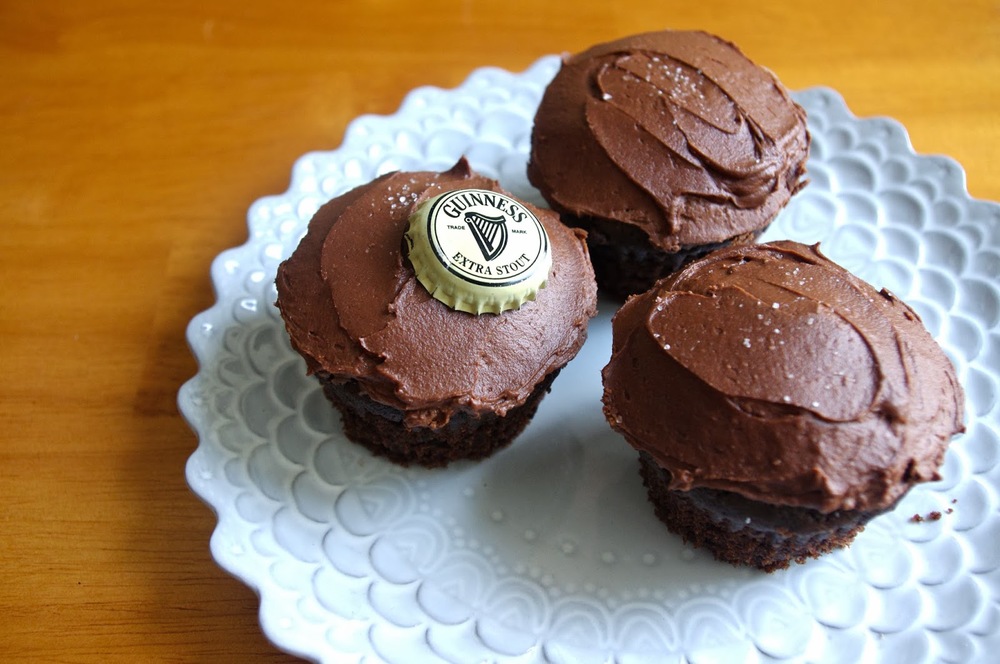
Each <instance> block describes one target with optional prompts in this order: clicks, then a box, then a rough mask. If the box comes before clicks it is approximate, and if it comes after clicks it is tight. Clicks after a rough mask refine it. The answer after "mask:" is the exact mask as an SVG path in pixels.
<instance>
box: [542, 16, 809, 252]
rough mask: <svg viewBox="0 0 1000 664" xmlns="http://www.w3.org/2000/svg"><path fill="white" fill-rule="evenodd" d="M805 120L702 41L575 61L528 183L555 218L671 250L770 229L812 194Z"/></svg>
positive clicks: (779, 93)
mask: <svg viewBox="0 0 1000 664" xmlns="http://www.w3.org/2000/svg"><path fill="white" fill-rule="evenodd" d="M808 152H809V134H808V131H807V129H806V124H805V112H804V111H803V110H802V108H801V107H800V106H798V105H797V104H796V103H795V102H793V101H792V100H791V98H790V97H789V96H788V93H787V92H786V91H785V89H784V88H783V87H782V85H781V84H780V83H779V82H778V80H777V79H776V78H775V76H774V75H773V74H772V73H770V72H769V71H767V70H766V69H763V68H762V67H758V66H757V65H755V64H754V63H752V62H751V61H750V60H748V59H747V58H746V56H744V55H743V54H742V53H741V52H740V51H739V49H738V48H737V47H736V46H734V45H733V44H731V43H729V42H726V41H723V40H722V39H719V38H718V37H715V36H713V35H709V34H707V33H704V32H673V31H665V32H655V33H647V34H641V35H635V36H632V37H626V38H624V39H620V40H617V41H613V42H609V43H606V44H600V45H598V46H594V47H592V48H590V49H589V50H587V51H584V52H583V53H580V54H579V55H576V56H573V57H569V58H565V59H564V61H563V64H562V67H561V69H560V71H559V72H558V74H557V75H556V77H555V78H554V79H553V81H552V82H551V84H550V85H549V86H548V87H547V89H546V91H545V94H544V95H543V97H542V101H541V104H540V106H539V108H538V112H537V114H536V115H535V125H534V130H533V132H532V153H531V160H530V163H529V165H528V177H529V179H530V180H531V182H532V184H534V185H535V186H536V187H538V189H539V190H540V191H541V192H542V195H543V196H544V197H545V199H546V200H547V201H548V202H549V204H550V205H552V206H553V207H554V208H555V209H557V210H560V211H562V212H564V213H566V214H569V215H571V216H575V217H595V218H599V219H605V220H612V221H617V222H623V223H628V224H633V225H635V226H636V227H638V228H639V229H641V230H642V231H644V232H645V233H646V235H648V236H649V240H650V242H651V243H652V244H653V245H654V246H657V247H659V248H661V249H662V250H664V251H668V252H675V251H679V250H680V248H681V247H688V246H695V245H702V244H708V243H713V242H720V241H723V240H726V239H728V238H732V237H735V236H738V235H742V234H745V233H748V232H751V231H755V230H759V229H761V228H763V227H765V226H766V225H767V224H768V223H769V222H770V221H771V219H772V218H773V217H774V216H775V215H776V214H777V213H778V211H779V210H780V209H781V208H782V207H783V206H784V205H785V204H786V203H787V202H788V200H789V198H790V197H791V195H792V194H794V193H795V192H796V191H798V190H799V189H800V188H801V187H802V186H804V184H805V179H804V175H805V162H806V158H807V156H808Z"/></svg>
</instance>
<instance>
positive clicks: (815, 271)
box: [603, 242, 964, 513]
mask: <svg viewBox="0 0 1000 664" xmlns="http://www.w3.org/2000/svg"><path fill="white" fill-rule="evenodd" d="M613 330H614V342H613V345H614V348H613V354H612V357H611V360H610V362H609V363H608V365H607V366H606V367H605V369H604V373H603V378H604V389H605V391H604V404H605V406H604V410H605V414H606V416H607V418H608V421H609V422H610V423H611V425H612V427H614V428H615V429H616V430H618V431H620V432H621V433H622V434H624V436H625V438H626V439H627V440H628V442H629V443H631V444H632V445H633V446H634V447H636V448H637V449H638V450H640V451H645V452H648V453H649V454H650V455H652V456H653V458H654V459H655V461H656V462H657V463H658V464H659V465H660V466H661V467H663V468H665V469H667V470H669V471H670V474H671V489H675V490H682V491H684V490H689V489H692V488H696V487H707V488H711V489H720V490H724V491H731V492H735V493H737V494H740V495H743V496H744V497H747V498H749V499H751V500H758V501H762V502H766V503H770V504H776V505H791V506H803V507H810V508H814V509H817V510H820V511H822V512H827V513H828V512H832V511H834V510H838V509H861V510H879V509H886V508H888V507H890V506H891V505H893V504H894V503H895V501H896V500H898V499H899V498H900V497H901V496H902V495H903V494H904V493H905V492H906V491H907V490H908V489H909V487H910V486H911V485H913V484H914V483H917V482H922V481H928V480H933V479H936V478H937V477H938V474H937V471H938V468H939V466H940V464H941V462H942V460H943V456H944V453H945V449H946V448H947V446H948V443H949V440H950V439H951V437H952V436H953V435H954V434H955V433H958V432H960V431H961V430H962V429H963V425H962V417H963V404H964V396H963V392H962V388H961V386H960V385H959V383H958V379H957V377H956V374H955V370H954V368H953V366H952V364H951V362H950V361H949V360H948V358H947V357H946V356H945V354H944V353H943V351H942V350H941V348H940V347H939V346H938V345H937V344H936V343H935V342H934V340H933V339H932V338H931V336H930V334H929V333H928V332H927V330H926V329H925V328H924V326H923V324H922V323H921V321H920V319H919V318H918V317H917V315H916V314H915V313H914V312H913V310H912V309H910V308H909V307H908V306H906V305H905V304H904V303H903V302H901V301H900V300H898V299H897V298H895V297H894V296H893V295H892V294H891V293H889V292H888V291H886V290H882V291H876V290H875V289H874V288H872V287H871V286H870V285H868V284H867V283H865V282H864V281H862V280H860V279H858V278H857V277H855V276H853V275H852V274H850V273H849V272H848V271H846V270H844V269H843V268H841V267H839V266H838V265H836V264H834V263H833V262H831V261H829V260H828V259H827V258H826V257H825V256H823V255H822V254H821V253H820V251H819V248H818V247H816V246H814V247H807V246H804V245H801V244H797V243H794V242H775V243H771V244H764V245H758V246H752V247H732V248H728V249H722V250H719V251H716V252H714V253H712V254H709V256H708V257H706V258H704V259H702V260H699V261H696V262H694V263H692V264H691V265H689V266H688V267H686V268H684V269H683V270H681V271H680V272H677V273H675V274H674V275H671V276H669V277H667V278H665V279H663V280H661V281H660V282H658V284H657V285H656V286H655V287H654V288H653V289H652V290H650V291H648V292H646V293H644V294H642V295H639V296H635V297H633V298H631V299H629V300H628V301H627V302H626V304H625V305H624V306H623V307H622V308H621V309H620V310H619V312H618V313H617V314H616V316H615V318H614V321H613Z"/></svg>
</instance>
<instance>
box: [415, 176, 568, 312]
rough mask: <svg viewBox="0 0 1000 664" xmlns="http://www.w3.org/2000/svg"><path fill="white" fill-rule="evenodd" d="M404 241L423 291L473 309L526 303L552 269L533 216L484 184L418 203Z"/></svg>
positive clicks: (543, 237)
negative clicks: (486, 187) (424, 289)
mask: <svg viewBox="0 0 1000 664" xmlns="http://www.w3.org/2000/svg"><path fill="white" fill-rule="evenodd" d="M406 242H407V245H408V247H409V256H410V262H411V263H412V264H413V269H414V270H415V271H416V274H417V280H419V281H420V283H421V284H423V286H424V288H426V289H427V291H428V292H429V293H430V294H431V296H432V297H433V298H434V299H436V300H440V301H441V302H444V303H445V304H447V305H448V306H449V307H451V308H452V309H457V310H458V311H467V312H469V313H473V314H482V313H501V312H503V311H507V310H508V309H517V308H519V307H520V306H521V305H522V304H524V303H525V302H527V301H528V300H534V299H535V294H536V293H537V292H538V290H539V289H540V288H542V287H544V286H545V284H546V282H547V281H548V278H549V270H550V269H551V267H552V252H551V249H550V247H549V236H548V234H546V232H545V227H544V226H542V223H541V222H540V221H539V220H538V218H537V217H535V215H534V214H532V213H531V211H530V210H528V209H527V207H525V205H524V204H523V203H521V202H520V201H518V200H516V199H514V198H511V197H510V196H507V195H505V194H501V193H498V192H495V191H487V190H484V189H458V190H455V191H448V192H445V193H443V194H440V195H438V196H435V197H434V198H430V199H428V200H426V201H424V202H423V203H422V204H421V205H420V206H419V207H418V208H417V209H416V211H414V213H413V215H412V216H411V217H410V226H409V228H408V229H407V231H406Z"/></svg>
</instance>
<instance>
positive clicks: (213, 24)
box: [0, 0, 1000, 662]
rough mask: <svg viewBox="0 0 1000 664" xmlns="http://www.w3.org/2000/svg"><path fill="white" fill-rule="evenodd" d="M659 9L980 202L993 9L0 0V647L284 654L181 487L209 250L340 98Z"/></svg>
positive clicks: (996, 89) (594, 1) (990, 195)
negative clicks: (819, 91)
mask: <svg viewBox="0 0 1000 664" xmlns="http://www.w3.org/2000/svg"><path fill="white" fill-rule="evenodd" d="M667 27H671V28H702V29H706V30H709V31H712V32H715V33H718V34H720V35H722V36H724V37H727V38H729V39H731V40H733V41H735V42H736V43H737V44H739V45H740V47H741V48H742V49H743V50H744V51H745V52H746V53H747V54H748V55H749V56H750V57H751V58H752V59H754V60H755V61H757V62H758V63H760V64H763V65H766V66H768V67H769V68H771V69H772V70H774V71H775V72H776V73H777V74H778V76H779V77H780V78H781V79H782V80H783V82H784V83H785V84H786V85H787V86H788V87H790V88H792V89H801V88H805V87H809V86H814V85H825V86H830V87H833V88H835V89H837V90H838V91H839V92H840V93H841V94H842V95H843V96H844V98H845V99H846V101H847V103H848V105H849V107H850V108H851V109H852V110H853V111H854V112H855V113H856V114H858V115H862V116H867V115H888V116H892V117H895V118H896V119H898V120H900V121H901V122H902V123H903V124H904V125H905V126H906V127H907V129H908V130H909V133H910V136H911V138H912V142H913V144H914V146H915V148H916V149H917V150H918V151H919V152H923V153H940V154H946V155H949V156H951V157H953V158H955V159H956V160H958V161H959V162H960V163H961V164H962V165H963V167H964V168H965V170H966V172H967V175H968V187H969V190H970V192H971V193H972V195H973V196H975V197H977V198H984V199H989V200H1000V177H998V176H997V170H998V168H1000V122H998V120H1000V113H998V108H1000V3H997V2H940V1H933V2H928V1H920V0H917V1H911V2H888V1H886V2H857V1H850V2H825V3H812V2H804V1H800V2H786V1H781V2H768V3H745V2H684V3H666V2H664V3H660V2H608V1H607V0H573V1H572V2H563V3H548V2H544V0H533V1H531V2H528V1H525V0H507V1H506V2H502V3H501V2H488V3H487V2H475V1H473V0H465V1H463V2H454V3H448V2H443V1H442V0H421V2H406V1H400V0H366V1H364V2H354V3H351V2H343V1H336V0H334V1H329V0H324V1H317V0H301V1H299V2H294V3H290V2H282V3H278V2H269V3H263V2H262V3H254V2H244V1H241V2H236V1H226V0H204V1H203V0H199V1H197V2H195V1H193V0H174V1H171V2H127V1H125V0H89V1H87V2H70V1H59V0H8V1H5V2H0V141H2V142H0V215H2V217H0V218H2V223H3V227H2V233H0V284H2V288H3V297H2V299H0V335H2V336H0V370H2V381H0V425H2V436H3V443H2V445H0V489H2V506H0V527H2V530H0V558H2V566H0V658H2V659H4V661H44V662H109V661H169V662H209V661H211V662H227V661H241V662H244V661H295V660H294V658H293V657H291V656H289V655H286V654H283V653H281V652H279V651H278V650H276V649H275V648H274V647H273V646H272V645H271V644H270V643H268V641H267V640H266V639H265V638H264V637H263V636H262V634H261V632H260V629H259V626H258V623H257V609H258V603H257V598H256V596H255V595H254V594H253V592H252V591H251V590H249V589H248V588H246V587H245V586H244V585H243V584H241V583H240V582H238V581H237V580H235V579H233V578H231V577H230V576H228V575H227V574H226V573H224V572H223V571H221V570H220V569H219V568H218V567H217V565H216V564H215V563H214V561H213V560H212V558H211V555H210V554H209V549H208V540H209V536H210V534H211V532H212V528H213V525H214V523H215V517H214V515H213V514H212V512H211V511H210V510H209V509H208V508H207V507H206V506H205V505H204V504H202V503H201V502H200V501H199V500H198V499H197V498H196V497H195V496H194V494H192V493H191V492H190V490H189V489H188V487H187V485H186V483H185V480H184V464H185V460H186V459H187V457H188V455H189V454H190V453H191V452H192V451H193V449H194V448H195V446H196V444H197V441H196V438H195V436H194V434H193V433H192V431H191V430H190V429H189V427H188V426H187V424H186V423H185V422H184V421H183V419H182V418H181V417H180V416H179V414H178V412H177V407H176V397H177V390H178V388H179V387H180V385H181V384H182V383H183V382H184V381H185V380H187V379H188V378H189V377H190V376H192V375H193V374H194V372H195V371H196V365H195V362H194V360H193V358H192V356H191V354H190V353H189V351H188V348H187V346H186V343H185V340H184V330H185V326H186V324H187V322H188V321H189V320H190V319H191V317H192V316H193V315H194V314H196V313H197V312H199V311H201V310H203V309H205V308H207V307H209V306H210V305H211V304H212V302H213V300H214V295H213V292H212V286H211V283H210V280H209V264H210V262H211V260H212V259H213V257H215V256H216V255H217V254H218V253H219V252H220V251H222V250H223V249H225V248H227V247H231V246H234V245H238V244H241V243H242V242H243V241H244V240H245V239H246V234H247V230H246V225H245V219H246V211H247V208H248V206H249V205H250V204H251V203H252V202H253V201H254V200H255V199H257V198H259V197H261V196H265V195H269V194H276V193H280V192H282V191H284V190H285V189H286V188H287V186H288V181H289V175H290V168H291V165H292V162H293V161H294V160H295V159H296V158H297V157H298V156H300V155H301V154H303V153H305V152H307V151H310V150H320V149H333V148H335V147H337V145H338V144H339V143H340V141H341V139H342V137H343V133H344V129H345V127H346V125H347V123H348V122H349V121H350V120H351V119H352V118H354V117H355V116H357V115H360V114H362V113H380V114H385V113H391V112H393V111H395V110H396V108H397V107H398V106H399V104H400V102H401V100H402V98H403V96H404V95H405V94H406V93H407V92H408V91H409V90H410V89H412V88H414V87H417V86H421V85H435V86H441V87H453V86H455V85H457V84H459V83H460V82H461V81H463V80H464V79H465V78H466V76H468V74H469V73H470V72H471V71H472V70H473V69H475V68H478V67H481V66H486V65H495V66H499V67H503V68H507V69H510V70H515V71H519V70H523V69H524V68H526V67H527V66H528V65H530V64H531V63H532V62H533V61H535V60H536V59H537V58H538V57H540V56H541V55H545V54H549V53H560V52H574V51H578V50H581V49H583V48H585V47H587V46H589V45H591V44H593V43H596V42H600V41H606V40H608V39H612V38H615V37H619V36H623V35H626V34H630V33H634V32H642V31H647V30H654V29H660V28H667Z"/></svg>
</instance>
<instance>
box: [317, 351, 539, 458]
mask: <svg viewBox="0 0 1000 664" xmlns="http://www.w3.org/2000/svg"><path fill="white" fill-rule="evenodd" d="M558 373H559V370H558V369H557V370H556V371H553V372H552V373H550V374H549V375H548V376H546V377H545V379H544V380H542V382H540V383H539V384H538V385H537V386H536V387H535V389H534V391H532V393H531V394H530V395H529V396H528V398H527V400H526V401H525V402H524V403H523V404H521V405H520V406H517V407H516V408H512V409H510V410H509V411H507V414H506V415H504V416H500V415H497V414H496V413H492V412H485V413H483V414H475V413H472V412H459V413H455V414H454V415H453V416H452V417H451V419H450V420H449V421H448V424H446V425H445V426H443V427H440V428H431V427H413V428H410V427H408V426H407V425H406V424H405V423H404V422H403V415H404V413H403V411H401V410H398V409H396V408H392V407H391V406H386V405H384V404H381V403H378V402H376V401H374V400H372V399H371V398H370V397H368V396H367V395H365V394H363V393H362V392H361V391H360V390H359V389H358V385H357V382H356V381H353V380H351V381H348V382H346V383H339V382H336V381H334V380H333V379H332V378H331V377H330V375H329V374H317V378H319V381H320V384H321V385H322V386H323V393H324V394H325V395H326V397H327V399H329V401H330V402H331V403H332V404H333V405H334V406H335V407H336V408H337V410H338V411H340V414H341V420H342V424H343V429H344V434H345V435H346V436H347V438H348V439H349V440H351V441H353V442H355V443H357V444H359V445H361V446H363V447H365V448H367V449H368V450H370V451H371V452H372V453H373V454H375V455H377V456H382V457H385V458H387V459H389V460H390V461H392V462H394V463H397V464H399V465H402V466H409V465H418V466H424V467H426V468H440V467H443V466H446V465H448V464H449V463H451V462H452V461H458V460H462V459H465V460H478V459H483V458H486V457H488V456H490V455H491V454H493V453H494V452H496V451H497V450H500V449H502V448H504V447H506V446H508V445H510V443H511V442H513V440H514V439H515V438H516V437H517V436H518V435H519V434H520V433H521V432H522V431H523V430H524V428H525V427H526V426H527V425H528V423H529V422H530V421H531V418H532V417H534V415H535V411H536V410H537V409H538V405H539V403H540V402H541V400H542V397H544V396H545V395H546V394H547V393H548V392H549V389H550V388H551V386H552V381H553V380H555V377H556V375H558Z"/></svg>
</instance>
